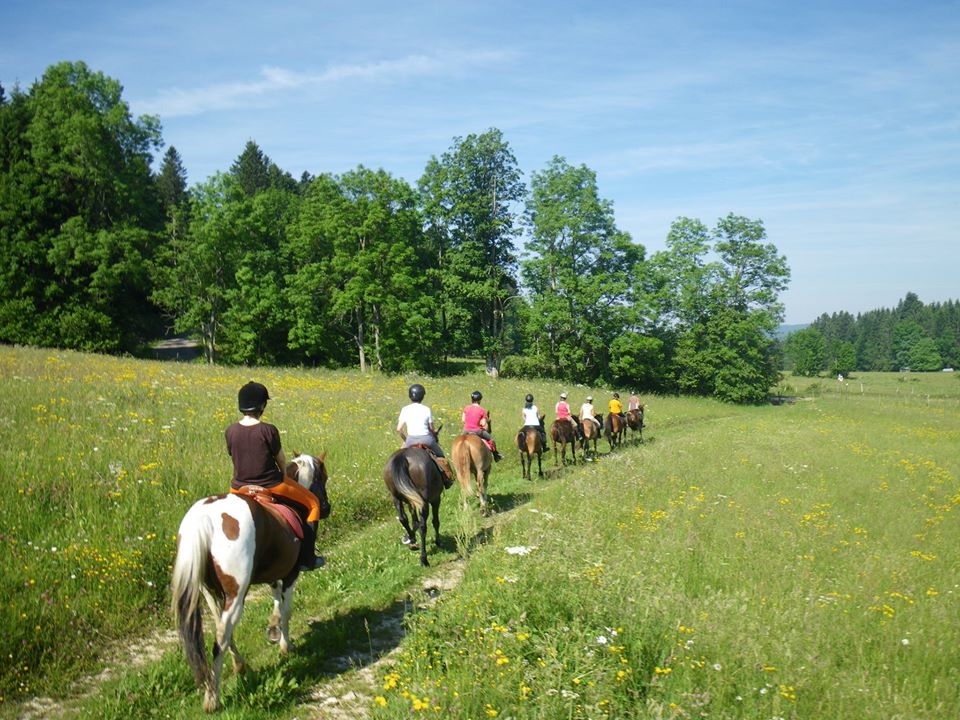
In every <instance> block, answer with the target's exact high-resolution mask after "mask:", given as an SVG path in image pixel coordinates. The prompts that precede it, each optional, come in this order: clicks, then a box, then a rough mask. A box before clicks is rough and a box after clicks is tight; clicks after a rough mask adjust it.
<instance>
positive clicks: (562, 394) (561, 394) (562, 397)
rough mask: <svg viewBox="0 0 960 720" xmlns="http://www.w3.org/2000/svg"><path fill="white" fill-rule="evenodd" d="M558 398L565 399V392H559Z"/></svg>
mask: <svg viewBox="0 0 960 720" xmlns="http://www.w3.org/2000/svg"><path fill="white" fill-rule="evenodd" d="M560 399H561V400H566V399H567V394H566V393H565V392H562V393H560Z"/></svg>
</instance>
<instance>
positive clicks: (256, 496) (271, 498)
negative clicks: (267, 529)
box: [230, 485, 303, 540]
mask: <svg viewBox="0 0 960 720" xmlns="http://www.w3.org/2000/svg"><path fill="white" fill-rule="evenodd" d="M230 492H231V493H233V494H234V495H240V496H241V497H247V498H250V499H252V500H256V501H257V503H259V505H260V507H262V508H263V509H264V510H266V511H267V512H268V513H270V514H271V515H273V517H274V519H275V520H278V521H279V522H280V523H282V524H286V525H288V526H289V527H290V530H291V531H292V532H293V534H294V535H296V536H297V538H299V539H300V540H303V520H302V519H301V518H300V515H299V514H298V513H297V511H296V510H294V509H293V508H292V507H290V506H289V505H287V504H286V503H285V502H284V498H281V497H280V496H279V495H274V494H273V493H272V492H270V488H265V487H261V486H259V485H244V486H243V487H242V488H240V489H236V488H232V487H231V488H230Z"/></svg>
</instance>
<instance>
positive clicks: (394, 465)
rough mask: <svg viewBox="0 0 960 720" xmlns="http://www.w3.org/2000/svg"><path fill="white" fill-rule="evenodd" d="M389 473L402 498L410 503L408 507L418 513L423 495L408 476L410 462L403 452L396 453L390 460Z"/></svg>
mask: <svg viewBox="0 0 960 720" xmlns="http://www.w3.org/2000/svg"><path fill="white" fill-rule="evenodd" d="M390 474H391V475H393V485H394V487H395V488H396V489H397V492H398V493H400V494H401V495H402V496H403V498H404V499H405V500H406V501H407V502H408V503H410V507H412V508H413V509H414V510H416V511H417V512H418V513H419V512H420V511H422V510H423V496H421V495H420V491H419V490H417V488H416V486H415V485H414V484H413V478H412V477H410V463H409V462H408V461H407V458H406V456H405V455H404V454H403V453H397V454H396V455H394V456H393V460H391V461H390Z"/></svg>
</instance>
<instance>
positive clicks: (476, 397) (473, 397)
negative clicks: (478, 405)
mask: <svg viewBox="0 0 960 720" xmlns="http://www.w3.org/2000/svg"><path fill="white" fill-rule="evenodd" d="M481 400H483V393H481V392H480V391H479V390H474V391H473V392H472V393H470V401H471V402H480V401H481Z"/></svg>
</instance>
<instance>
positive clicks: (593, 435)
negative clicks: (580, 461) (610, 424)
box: [580, 413, 603, 460]
mask: <svg viewBox="0 0 960 720" xmlns="http://www.w3.org/2000/svg"><path fill="white" fill-rule="evenodd" d="M594 417H595V418H596V419H597V422H592V421H590V420H585V421H584V422H582V423H581V427H582V428H583V439H582V440H581V441H580V447H581V448H582V449H583V458H584V460H586V459H587V449H588V448H589V447H590V442H591V441H593V455H594V457H596V455H597V441H599V440H600V432H601V431H600V428H602V427H603V414H602V413H597V414H596V415H594Z"/></svg>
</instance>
